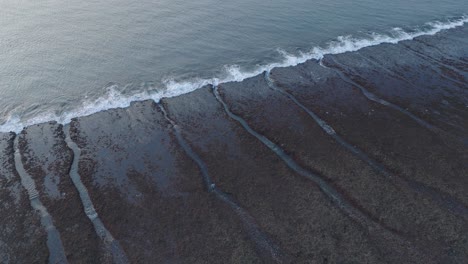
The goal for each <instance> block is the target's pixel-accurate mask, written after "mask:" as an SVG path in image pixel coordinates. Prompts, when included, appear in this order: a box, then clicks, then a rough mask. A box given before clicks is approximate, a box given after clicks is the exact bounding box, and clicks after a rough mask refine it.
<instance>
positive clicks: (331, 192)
mask: <svg viewBox="0 0 468 264" xmlns="http://www.w3.org/2000/svg"><path fill="white" fill-rule="evenodd" d="M213 94H214V96H215V97H216V99H217V100H218V102H219V103H220V104H221V105H222V106H223V108H224V111H225V112H226V114H227V115H228V116H229V117H230V118H232V119H234V120H235V121H237V122H238V123H240V124H241V126H242V127H243V128H244V129H245V130H247V132H248V133H249V134H251V135H252V136H254V137H255V138H257V139H258V140H259V141H260V142H262V143H263V144H264V145H265V146H267V147H268V148H269V149H270V150H271V151H273V152H274V153H275V154H276V155H277V156H278V157H279V158H280V159H281V160H283V161H284V163H286V165H287V166H288V167H289V168H290V169H292V170H293V171H295V172H296V173H297V174H299V175H301V176H303V177H305V178H307V179H309V180H312V181H313V182H314V183H315V184H317V185H318V187H319V188H320V190H322V192H323V193H324V194H325V195H326V196H327V197H328V198H329V199H331V200H332V201H333V202H334V203H335V204H336V205H337V206H338V207H339V208H340V209H341V210H343V211H344V212H345V213H346V214H347V215H348V216H350V217H351V218H353V219H354V220H355V221H357V222H359V223H361V224H363V225H365V226H370V227H377V226H379V227H383V228H385V229H387V227H384V226H382V225H381V224H380V223H378V222H377V221H375V220H374V219H373V218H372V217H371V216H369V215H368V214H367V213H365V212H363V211H362V210H361V209H359V208H358V207H356V206H354V205H353V204H352V203H351V202H349V201H348V200H347V199H346V198H344V197H343V195H342V194H341V193H340V192H339V191H338V190H337V189H336V188H335V187H333V186H332V185H330V184H329V183H328V182H326V181H325V180H324V179H323V178H322V177H321V176H320V175H318V174H315V173H313V172H311V171H309V170H307V169H305V168H303V167H301V166H300V165H299V164H297V163H296V161H294V159H293V158H291V157H290V156H289V155H287V154H286V152H285V151H284V150H283V149H281V147H279V146H278V145H277V144H275V143H273V142H272V141H271V140H270V139H268V138H266V137H265V136H263V135H261V134H259V133H258V132H256V131H255V130H253V129H252V128H251V127H250V126H249V124H247V122H246V121H245V120H244V119H243V118H242V117H240V116H238V115H236V114H234V113H233V112H231V110H230V109H229V106H228V105H227V104H226V102H224V100H223V99H222V98H221V95H220V94H219V91H218V88H217V87H216V86H214V87H213ZM326 127H327V133H330V134H333V133H335V132H334V130H333V129H331V128H330V127H328V126H326ZM389 231H391V232H395V231H394V230H389Z"/></svg>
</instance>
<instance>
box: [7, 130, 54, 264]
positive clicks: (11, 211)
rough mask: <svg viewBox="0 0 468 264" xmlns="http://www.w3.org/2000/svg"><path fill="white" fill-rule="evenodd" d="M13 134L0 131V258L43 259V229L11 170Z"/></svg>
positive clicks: (16, 260)
mask: <svg viewBox="0 0 468 264" xmlns="http://www.w3.org/2000/svg"><path fill="white" fill-rule="evenodd" d="M14 137H15V136H14V134H12V133H11V134H0V153H1V155H0V164H1V166H0V213H1V216H0V262H1V263H46V262H47V260H48V255H49V253H48V250H47V245H46V242H47V237H46V232H45V230H43V229H42V226H41V222H40V216H39V215H38V213H36V212H35V211H34V210H33V208H32V207H31V205H30V202H29V197H28V194H27V192H26V190H25V189H23V188H22V186H21V180H20V177H19V175H18V174H17V172H16V170H15V161H14V149H13V140H14Z"/></svg>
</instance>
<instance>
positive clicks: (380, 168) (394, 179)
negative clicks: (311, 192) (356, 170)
mask: <svg viewBox="0 0 468 264" xmlns="http://www.w3.org/2000/svg"><path fill="white" fill-rule="evenodd" d="M264 76H265V80H266V82H267V84H268V87H270V89H272V90H274V91H276V92H279V93H281V94H282V95H284V96H286V97H287V98H289V99H290V100H291V101H292V102H293V103H294V104H295V105H297V106H298V107H300V108H301V109H302V110H304V111H305V112H306V113H307V114H308V115H309V116H310V117H311V118H312V119H313V120H314V121H315V122H316V123H317V124H318V125H319V126H320V127H321V128H322V129H323V130H324V131H325V133H327V134H328V135H329V136H331V137H332V138H333V139H334V140H335V141H336V142H337V143H338V144H340V145H341V146H342V147H344V148H345V149H347V150H348V151H349V152H351V153H353V155H355V156H356V157H358V158H359V159H360V160H362V161H364V162H365V163H367V164H368V165H369V166H370V167H372V169H374V170H375V171H376V172H378V173H380V174H381V175H383V176H384V177H385V178H386V179H387V180H389V181H390V182H391V183H392V184H394V185H395V186H398V185H400V186H407V187H409V188H410V189H412V190H413V191H416V192H419V193H423V194H425V195H426V196H428V197H430V198H431V199H432V200H434V201H435V202H437V203H438V204H439V205H440V206H442V207H443V208H446V209H449V210H450V211H452V212H453V213H455V214H458V215H461V216H464V217H466V216H468V207H467V206H466V205H465V204H463V203H462V202H460V201H458V200H457V199H456V198H454V197H452V196H450V195H448V194H446V193H443V192H441V191H439V190H436V189H434V188H432V187H429V186H426V185H425V184H423V183H420V182H417V181H413V180H409V179H406V178H404V177H401V176H398V175H396V174H394V173H392V172H390V171H389V170H388V169H387V168H385V166H384V165H382V164H380V163H379V162H377V161H376V160H373V159H372V158H371V157H369V156H368V155H367V154H366V153H365V152H363V151H362V150H360V149H358V148H357V147H354V146H353V145H351V144H350V143H348V142H347V141H346V140H345V139H343V138H342V137H341V136H340V135H338V134H337V133H336V132H335V130H334V129H333V128H332V127H331V126H330V125H329V124H328V123H327V122H325V121H324V120H322V119H321V118H320V117H319V116H318V115H317V114H316V113H314V112H313V111H311V110H310V109H309V108H307V107H306V106H304V105H303V104H302V103H301V102H299V101H298V100H297V99H296V97H294V96H293V95H292V94H291V93H288V92H287V91H285V90H284V89H281V88H280V87H278V86H277V85H276V84H275V81H274V80H273V79H272V78H271V75H270V72H265V73H264Z"/></svg>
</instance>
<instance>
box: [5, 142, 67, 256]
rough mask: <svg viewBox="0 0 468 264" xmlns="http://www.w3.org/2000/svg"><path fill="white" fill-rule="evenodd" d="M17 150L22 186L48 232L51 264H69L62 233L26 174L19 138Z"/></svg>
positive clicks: (17, 162)
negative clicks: (61, 236)
mask: <svg viewBox="0 0 468 264" xmlns="http://www.w3.org/2000/svg"><path fill="white" fill-rule="evenodd" d="M14 150H15V167H16V171H17V172H18V174H19V176H20V178H21V185H22V186H23V187H24V188H25V189H26V191H27V193H28V196H29V200H30V202H31V206H32V207H33V208H34V209H35V210H37V211H38V212H39V215H40V217H41V224H42V226H43V227H44V229H45V230H46V232H47V247H48V249H49V264H56V263H68V261H67V258H66V256H65V250H64V248H63V244H62V240H61V238H60V233H59V232H58V230H57V229H56V228H55V226H54V223H53V220H52V216H51V215H50V214H49V212H48V211H47V208H46V207H45V206H44V205H43V204H42V202H41V201H40V199H39V192H38V191H37V189H36V184H35V183H34V180H33V179H32V178H31V176H30V175H29V174H28V173H27V172H26V170H25V169H24V167H23V162H22V161H21V154H20V151H19V147H18V137H16V138H15V140H14Z"/></svg>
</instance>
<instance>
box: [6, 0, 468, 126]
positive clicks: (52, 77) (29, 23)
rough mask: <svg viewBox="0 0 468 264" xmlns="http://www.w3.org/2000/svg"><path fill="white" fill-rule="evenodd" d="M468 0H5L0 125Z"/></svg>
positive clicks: (293, 55) (419, 26) (231, 71)
mask: <svg viewBox="0 0 468 264" xmlns="http://www.w3.org/2000/svg"><path fill="white" fill-rule="evenodd" d="M467 14H468V1H466V0H440V1H432V0H411V1H402V0H394V1H378V0H355V1H343V0H316V1H311V0H309V1H307V0H287V1H286V0H265V1H247V0H231V1H220V0H199V1H181V0H171V1H169V0H160V1H149V0H141V1H136V2H129V1H122V0H114V1H109V0H100V1H76V0H70V1H58V0H43V1H32V0H17V1H13V0H1V1H0V106H1V107H0V131H3V132H5V131H16V132H17V131H19V130H21V129H22V127H23V126H27V125H30V124H34V123H40V122H45V121H50V120H56V121H58V122H61V123H67V122H69V121H70V119H71V118H73V117H77V116H83V115H89V114H92V113H95V112H97V111H100V110H105V109H109V108H115V107H125V106H128V105H129V103H130V102H131V101H132V100H145V99H154V100H159V99H160V98H161V97H164V96H175V95H179V94H183V93H187V92H189V91H192V90H194V89H197V88H199V87H201V86H203V85H205V84H208V83H212V84H217V83H220V82H226V81H240V80H242V79H244V78H247V77H251V76H254V75H256V74H258V73H261V72H262V71H263V70H269V69H271V68H273V67H277V66H292V65H296V64H298V63H301V62H304V61H305V60H307V59H312V58H315V59H319V58H320V57H321V56H323V54H327V53H340V52H346V51H353V50H357V49H360V48H362V47H365V46H369V45H378V44H379V43H382V42H393V43H395V42H398V41H400V40H404V39H411V38H414V37H416V36H419V35H432V34H436V33H437V32H439V31H441V30H445V29H448V28H452V27H456V26H461V25H463V24H464V23H468V16H467Z"/></svg>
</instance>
